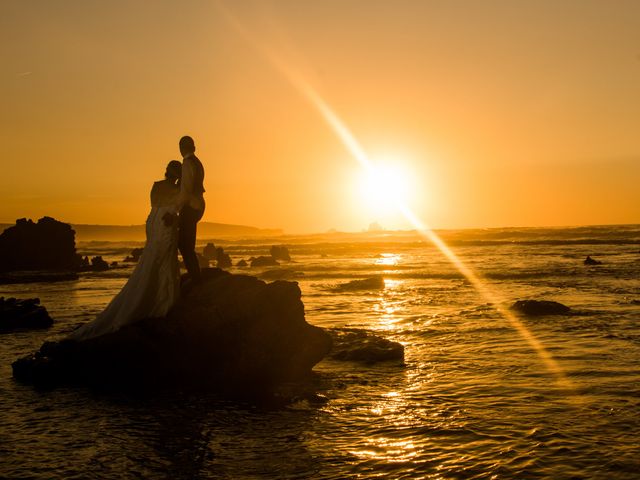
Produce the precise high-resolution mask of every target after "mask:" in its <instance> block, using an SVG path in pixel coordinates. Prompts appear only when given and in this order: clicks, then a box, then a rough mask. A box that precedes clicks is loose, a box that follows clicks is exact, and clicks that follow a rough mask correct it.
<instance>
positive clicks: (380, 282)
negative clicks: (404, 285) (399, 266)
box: [336, 275, 385, 290]
mask: <svg viewBox="0 0 640 480" xmlns="http://www.w3.org/2000/svg"><path fill="white" fill-rule="evenodd" d="M384 286H385V285H384V277H381V276H379V275H378V276H375V277H370V278H365V279H362V280H352V281H351V282H347V283H342V284H340V285H338V286H337V287H336V289H337V290H379V289H383V288H384Z"/></svg>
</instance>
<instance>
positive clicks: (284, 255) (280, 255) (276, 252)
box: [270, 245, 291, 262]
mask: <svg viewBox="0 0 640 480" xmlns="http://www.w3.org/2000/svg"><path fill="white" fill-rule="evenodd" d="M270 252H271V256H272V257H273V258H275V259H276V260H284V261H285V262H290V261H291V255H290V254H289V249H288V248H287V247H286V246H284V245H272V246H271V250H270Z"/></svg>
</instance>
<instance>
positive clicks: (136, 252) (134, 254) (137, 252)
mask: <svg viewBox="0 0 640 480" xmlns="http://www.w3.org/2000/svg"><path fill="white" fill-rule="evenodd" d="M143 251H144V248H134V249H133V250H131V255H128V256H126V257H125V259H124V260H123V262H128V263H136V262H138V260H140V256H142V252H143Z"/></svg>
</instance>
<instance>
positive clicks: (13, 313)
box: [0, 297, 53, 332]
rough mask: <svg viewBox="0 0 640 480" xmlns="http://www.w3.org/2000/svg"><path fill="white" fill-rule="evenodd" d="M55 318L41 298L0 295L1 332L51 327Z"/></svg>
mask: <svg viewBox="0 0 640 480" xmlns="http://www.w3.org/2000/svg"><path fill="white" fill-rule="evenodd" d="M51 325H53V319H52V318H51V317H50V316H49V313H47V309H46V308H44V307H43V306H41V305H40V299H39V298H29V299H26V300H18V299H16V298H7V299H6V300H5V298H4V297H0V332H10V331H13V330H18V329H32V328H49V327H50V326H51Z"/></svg>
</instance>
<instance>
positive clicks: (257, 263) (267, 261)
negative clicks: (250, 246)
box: [251, 256, 280, 267]
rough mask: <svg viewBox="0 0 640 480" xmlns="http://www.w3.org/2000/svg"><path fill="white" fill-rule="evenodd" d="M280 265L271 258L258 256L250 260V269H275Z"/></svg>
mask: <svg viewBox="0 0 640 480" xmlns="http://www.w3.org/2000/svg"><path fill="white" fill-rule="evenodd" d="M278 265H280V263H279V262H278V261H277V260H276V259H275V258H273V257H271V256H269V257H267V256H260V257H255V258H252V259H251V266H252V267H276V266H278Z"/></svg>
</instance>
